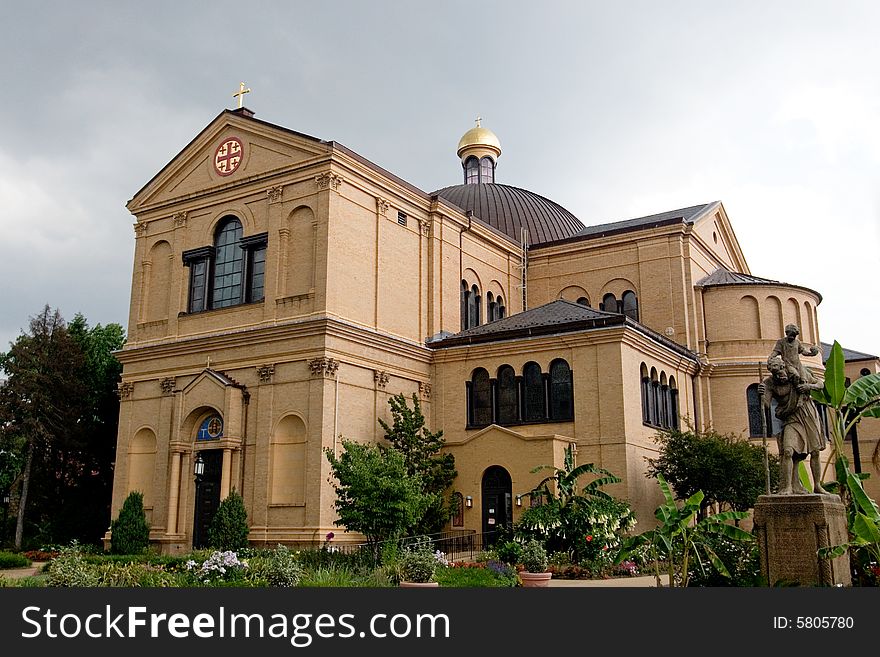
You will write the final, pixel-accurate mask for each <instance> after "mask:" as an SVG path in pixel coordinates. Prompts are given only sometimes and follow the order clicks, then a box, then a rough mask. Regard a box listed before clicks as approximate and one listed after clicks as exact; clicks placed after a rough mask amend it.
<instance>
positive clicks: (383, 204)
mask: <svg viewBox="0 0 880 657" xmlns="http://www.w3.org/2000/svg"><path fill="white" fill-rule="evenodd" d="M388 207H389V203H388V201H387V200H385V199H384V198H382V197H381V196H377V197H376V212H378V213H379V214H380V215H382V216H383V217H384V216H385V214H386V213H387V212H388Z"/></svg>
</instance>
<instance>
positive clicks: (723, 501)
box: [646, 428, 779, 517]
mask: <svg viewBox="0 0 880 657" xmlns="http://www.w3.org/2000/svg"><path fill="white" fill-rule="evenodd" d="M655 440H656V441H657V442H658V443H659V445H660V456H659V457H658V458H655V459H648V465H649V467H648V472H647V475H646V476H648V477H656V476H657V475H658V474H662V475H663V477H664V478H665V480H666V481H667V482H669V485H671V486H672V488H673V489H674V490H675V495H676V498H677V499H680V500H686V499H688V498H690V497H691V496H692V495H694V494H695V493H696V492H697V491H702V493H703V497H702V500H701V504H700V513H699V515H700V517H703V516H704V515H705V514H706V510H707V509H708V507H709V506H711V505H713V504H718V505H720V506H721V507H722V508H723V507H724V506H727V507H729V508H730V509H733V510H735V511H747V510H748V509H750V508H752V507H753V506H754V505H755V502H756V501H757V499H758V496H759V495H762V494H763V493H765V492H766V487H767V485H766V479H765V472H764V451H763V449H762V448H760V447H758V446H757V445H752V444H750V443H749V442H748V441H745V440H742V439H739V438H737V437H736V436H734V435H732V434H727V435H722V434H719V433H716V432H714V431H711V430H710V431H704V432H699V431H695V430H693V429H692V428H689V429H688V430H687V431H682V430H678V429H673V430H669V431H662V432H660V433H658V434H657V436H656V438H655ZM770 461H771V462H770V483H771V488H775V486H776V482H777V481H778V479H779V466H778V459H777V458H776V457H775V456H773V455H771V456H770Z"/></svg>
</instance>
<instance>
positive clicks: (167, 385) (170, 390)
mask: <svg viewBox="0 0 880 657" xmlns="http://www.w3.org/2000/svg"><path fill="white" fill-rule="evenodd" d="M176 383H177V379H176V378H174V377H173V376H166V377H165V378H164V379H162V380H161V381H159V385H160V386H161V388H162V394H163V395H172V394H174V386H175V384H176Z"/></svg>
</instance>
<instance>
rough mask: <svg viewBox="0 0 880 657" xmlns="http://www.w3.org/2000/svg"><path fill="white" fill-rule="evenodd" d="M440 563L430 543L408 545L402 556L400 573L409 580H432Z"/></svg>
mask: <svg viewBox="0 0 880 657" xmlns="http://www.w3.org/2000/svg"><path fill="white" fill-rule="evenodd" d="M438 565H439V561H438V559H437V556H436V555H435V554H434V553H433V552H431V548H430V543H428V542H424V543H416V544H415V545H412V546H410V547H408V548H407V549H406V550H405V551H404V553H403V556H402V557H401V558H400V574H401V577H402V578H403V579H404V580H406V581H407V582H431V581H433V580H434V573H435V572H437V566H438Z"/></svg>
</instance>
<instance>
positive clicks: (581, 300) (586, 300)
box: [577, 297, 590, 308]
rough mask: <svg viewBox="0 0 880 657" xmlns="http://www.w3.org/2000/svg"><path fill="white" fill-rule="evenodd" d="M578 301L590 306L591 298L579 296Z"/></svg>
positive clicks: (582, 304)
mask: <svg viewBox="0 0 880 657" xmlns="http://www.w3.org/2000/svg"><path fill="white" fill-rule="evenodd" d="M577 303H578V304H580V305H581V306H586V307H587V308H589V307H590V300H589V299H588V298H587V297H578V300H577Z"/></svg>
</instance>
